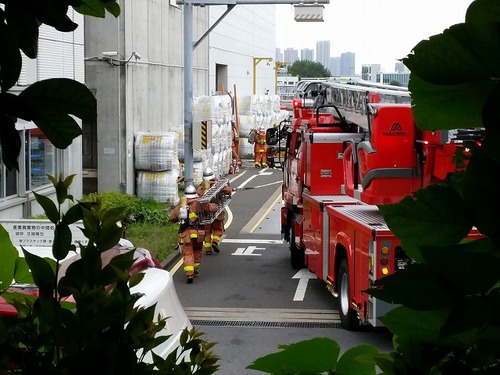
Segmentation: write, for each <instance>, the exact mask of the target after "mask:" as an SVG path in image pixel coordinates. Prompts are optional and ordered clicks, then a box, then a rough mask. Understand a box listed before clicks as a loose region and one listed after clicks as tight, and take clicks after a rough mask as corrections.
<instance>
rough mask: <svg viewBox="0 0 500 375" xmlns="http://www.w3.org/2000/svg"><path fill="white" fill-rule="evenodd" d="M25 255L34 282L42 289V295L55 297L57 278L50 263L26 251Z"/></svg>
mask: <svg viewBox="0 0 500 375" xmlns="http://www.w3.org/2000/svg"><path fill="white" fill-rule="evenodd" d="M23 253H24V257H25V258H26V262H27V263H28V266H29V267H30V269H31V272H32V274H33V280H34V281H35V284H36V285H37V286H38V288H39V289H40V294H45V295H53V292H54V286H55V281H56V276H55V273H54V270H53V269H52V266H51V265H50V263H49V261H48V260H47V259H43V258H40V257H39V256H37V255H34V254H31V253H30V252H28V251H26V250H25V249H23Z"/></svg>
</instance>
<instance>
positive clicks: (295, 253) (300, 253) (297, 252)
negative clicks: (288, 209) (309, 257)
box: [290, 223, 305, 270]
mask: <svg viewBox="0 0 500 375" xmlns="http://www.w3.org/2000/svg"><path fill="white" fill-rule="evenodd" d="M290 232H291V233H290V260H291V262H292V268H293V269H296V270H300V269H302V268H304V267H305V263H304V250H303V249H302V248H300V247H299V246H297V243H296V242H295V229H294V224H293V223H292V229H291V231H290Z"/></svg>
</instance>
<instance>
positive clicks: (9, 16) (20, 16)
mask: <svg viewBox="0 0 500 375" xmlns="http://www.w3.org/2000/svg"><path fill="white" fill-rule="evenodd" d="M5 18H6V20H7V24H8V25H9V28H10V29H11V30H12V32H13V33H14V34H15V35H16V36H17V39H18V43H19V48H20V49H21V50H22V51H23V52H24V54H25V55H26V56H27V57H29V58H30V59H35V58H36V56H37V53H38V26H39V25H38V21H37V19H36V17H35V16H34V15H33V14H32V13H31V12H29V11H28V10H27V9H26V5H25V4H23V3H19V2H11V3H8V4H5Z"/></svg>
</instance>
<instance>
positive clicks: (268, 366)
mask: <svg viewBox="0 0 500 375" xmlns="http://www.w3.org/2000/svg"><path fill="white" fill-rule="evenodd" d="M280 349H282V350H281V351H280V352H276V353H272V354H268V355H266V356H264V357H261V358H258V359H257V360H255V361H254V362H253V363H252V364H250V365H249V366H247V368H249V369H252V370H258V371H262V372H266V373H268V374H274V375H313V374H337V375H370V374H373V375H375V362H374V359H373V357H374V356H375V355H376V354H377V353H378V350H377V348H375V347H374V346H372V345H359V346H357V347H355V348H352V349H349V350H348V351H346V352H345V353H344V354H343V355H342V356H341V357H340V358H339V354H340V347H339V345H338V344H337V343H336V342H335V341H333V340H331V339H329V338H327V337H317V338H313V339H311V340H305V341H300V342H298V343H295V344H290V345H280Z"/></svg>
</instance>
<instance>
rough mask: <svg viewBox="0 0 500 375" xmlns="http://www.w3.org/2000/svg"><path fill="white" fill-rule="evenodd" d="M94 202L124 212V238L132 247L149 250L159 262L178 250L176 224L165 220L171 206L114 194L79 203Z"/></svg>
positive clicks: (90, 195) (92, 196)
mask: <svg viewBox="0 0 500 375" xmlns="http://www.w3.org/2000/svg"><path fill="white" fill-rule="evenodd" d="M97 199H100V200H101V202H102V204H103V207H105V208H120V207H121V208H122V209H123V210H124V219H123V225H124V226H125V237H126V238H127V239H128V240H130V241H131V242H132V243H133V244H134V246H136V247H143V248H145V249H148V250H149V251H150V252H151V253H152V254H153V255H154V256H155V257H156V259H158V260H159V261H160V262H161V261H162V260H164V259H165V258H166V257H167V256H168V255H170V254H172V253H173V252H174V251H175V250H176V249H177V242H178V229H179V225H178V224H176V223H171V222H169V220H168V209H170V208H171V207H167V208H166V207H165V204H164V203H159V202H156V201H155V200H152V199H150V200H142V199H139V198H137V197H135V196H133V195H130V194H126V193H121V192H116V191H108V192H104V193H93V194H89V195H87V196H85V197H83V198H82V201H83V202H95V201H96V200H97Z"/></svg>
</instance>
